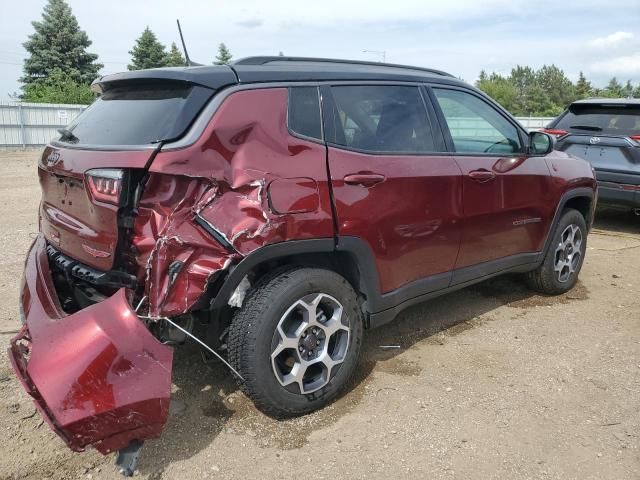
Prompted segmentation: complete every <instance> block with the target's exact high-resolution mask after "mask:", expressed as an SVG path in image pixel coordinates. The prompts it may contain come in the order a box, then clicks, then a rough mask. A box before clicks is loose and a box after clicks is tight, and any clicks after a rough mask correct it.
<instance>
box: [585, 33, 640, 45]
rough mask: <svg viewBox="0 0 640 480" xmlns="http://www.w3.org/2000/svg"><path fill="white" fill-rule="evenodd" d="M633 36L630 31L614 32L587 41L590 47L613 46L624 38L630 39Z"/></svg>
mask: <svg viewBox="0 0 640 480" xmlns="http://www.w3.org/2000/svg"><path fill="white" fill-rule="evenodd" d="M633 37H634V35H633V33H631V32H615V33H612V34H610V35H607V36H606V37H598V38H594V39H593V40H590V41H589V45H590V46H592V47H613V46H614V45H619V44H620V43H622V42H624V41H625V40H631V39H632V38H633Z"/></svg>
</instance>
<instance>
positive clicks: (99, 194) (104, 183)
mask: <svg viewBox="0 0 640 480" xmlns="http://www.w3.org/2000/svg"><path fill="white" fill-rule="evenodd" d="M123 176H124V172H123V171H122V170H120V169H117V168H96V169H93V170H89V171H88V172H87V173H86V179H87V186H88V187H89V193H90V194H91V196H92V197H93V199H94V200H96V201H98V202H105V203H110V204H112V205H119V204H120V193H121V192H122V177H123Z"/></svg>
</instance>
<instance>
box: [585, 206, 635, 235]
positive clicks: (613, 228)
mask: <svg viewBox="0 0 640 480" xmlns="http://www.w3.org/2000/svg"><path fill="white" fill-rule="evenodd" d="M593 228H595V229H598V230H607V231H610V232H617V233H631V234H634V233H635V234H637V233H640V215H635V214H634V213H633V212H632V211H631V210H629V209H621V208H613V207H599V208H598V209H597V211H596V218H595V221H594V222H593Z"/></svg>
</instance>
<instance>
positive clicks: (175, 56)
mask: <svg viewBox="0 0 640 480" xmlns="http://www.w3.org/2000/svg"><path fill="white" fill-rule="evenodd" d="M164 64H165V66H167V67H184V66H185V65H186V64H187V61H186V60H185V58H184V57H183V56H182V53H181V52H180V50H178V47H177V46H176V42H172V43H171V48H169V53H167V57H166V58H165V62H164Z"/></svg>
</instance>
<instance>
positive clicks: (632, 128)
mask: <svg viewBox="0 0 640 480" xmlns="http://www.w3.org/2000/svg"><path fill="white" fill-rule="evenodd" d="M553 128H557V129H559V130H566V131H568V132H573V133H584V134H589V133H608V134H611V135H625V136H626V135H637V134H639V133H640V106H632V105H579V104H578V105H572V106H571V107H569V110H568V111H567V113H566V114H565V115H564V116H563V117H562V118H561V119H560V120H559V121H558V123H557V124H556V125H554V127H553Z"/></svg>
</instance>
